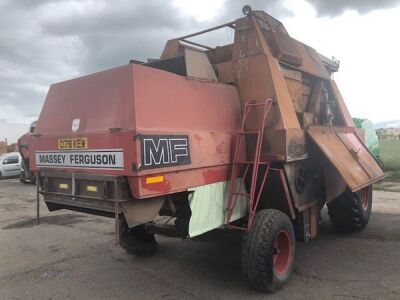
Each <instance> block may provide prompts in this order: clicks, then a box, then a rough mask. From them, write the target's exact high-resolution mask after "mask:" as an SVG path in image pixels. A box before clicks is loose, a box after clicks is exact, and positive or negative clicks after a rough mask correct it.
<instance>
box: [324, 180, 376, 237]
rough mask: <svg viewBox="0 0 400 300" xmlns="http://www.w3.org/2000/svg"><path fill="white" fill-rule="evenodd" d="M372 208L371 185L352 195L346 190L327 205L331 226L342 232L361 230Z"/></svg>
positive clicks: (366, 222)
mask: <svg viewBox="0 0 400 300" xmlns="http://www.w3.org/2000/svg"><path fill="white" fill-rule="evenodd" d="M371 208H372V185H369V186H367V187H365V188H362V189H361V190H359V191H357V192H355V193H353V192H352V191H350V190H349V189H347V190H346V191H345V192H344V193H343V194H341V195H340V196H339V197H337V198H336V199H335V200H333V201H332V202H331V203H328V213H329V217H330V219H331V222H332V224H333V225H334V226H335V227H336V228H337V229H338V230H340V231H342V232H353V231H359V230H362V229H363V228H364V227H365V226H366V225H367V224H368V221H369V218H370V216H371Z"/></svg>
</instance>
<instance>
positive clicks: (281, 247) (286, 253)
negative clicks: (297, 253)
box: [273, 230, 292, 275]
mask: <svg viewBox="0 0 400 300" xmlns="http://www.w3.org/2000/svg"><path fill="white" fill-rule="evenodd" d="M291 246H292V244H291V241H290V237H289V234H288V233H287V231H286V230H282V231H280V232H279V233H278V234H277V235H276V237H275V240H274V243H273V248H274V256H273V263H274V271H275V273H276V274H278V275H284V274H286V273H287V272H288V270H289V265H290V257H291V251H292V247H291Z"/></svg>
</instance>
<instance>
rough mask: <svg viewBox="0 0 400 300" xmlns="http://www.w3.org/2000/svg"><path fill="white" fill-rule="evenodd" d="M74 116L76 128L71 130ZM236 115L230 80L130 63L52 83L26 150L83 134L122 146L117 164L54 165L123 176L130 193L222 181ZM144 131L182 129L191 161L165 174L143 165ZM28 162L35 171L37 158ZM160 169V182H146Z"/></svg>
mask: <svg viewBox="0 0 400 300" xmlns="http://www.w3.org/2000/svg"><path fill="white" fill-rule="evenodd" d="M160 106H162V109H161V110H160ZM75 119H79V120H80V124H79V129H78V130H77V131H76V132H75V133H73V134H71V133H72V131H71V126H72V122H73V120H75ZM240 120H241V108H240V101H239V96H238V93H237V90H236V88H235V87H233V86H231V85H228V84H222V83H212V82H205V81H198V80H192V79H189V78H183V77H181V76H177V75H175V74H171V73H169V72H165V71H162V70H157V69H154V68H150V67H146V66H140V65H133V64H131V65H127V66H122V67H118V68H115V69H111V70H107V71H103V72H99V73H96V74H92V75H88V76H85V77H81V78H77V79H73V80H69V81H66V82H62V83H58V84H54V85H52V86H51V88H50V90H49V93H48V96H47V98H46V102H45V105H44V107H43V110H42V113H41V115H40V117H39V121H38V124H37V128H36V131H35V135H36V136H37V138H35V139H33V140H32V142H31V144H30V150H31V151H32V152H38V151H53V150H54V151H59V149H58V140H60V139H68V138H80V137H82V138H87V145H86V148H87V149H121V150H122V151H123V158H124V164H123V167H122V168H118V169H108V168H107V169H106V168H105V169H101V168H79V167H67V168H63V167H56V168H52V169H53V170H54V171H61V172H66V173H73V172H77V171H79V172H84V173H88V174H107V175H120V176H127V177H128V181H129V185H130V187H131V191H132V194H133V196H134V198H145V197H150V196H157V195H164V194H168V193H175V192H179V191H184V190H187V189H188V188H190V187H195V186H201V185H205V184H210V183H213V182H219V181H223V180H226V179H227V177H228V166H229V164H230V163H231V161H232V151H231V144H232V143H233V140H232V136H233V135H234V133H235V132H236V131H237V130H238V129H239V128H240ZM141 135H187V136H188V137H189V141H190V144H191V145H190V150H191V151H190V160H191V163H190V164H185V165H175V166H170V167H168V166H166V167H164V168H163V169H162V173H160V169H141V167H140V164H141V157H140V151H138V149H139V139H140V136H141ZM31 168H32V170H33V171H39V170H40V167H39V166H38V163H37V162H36V157H33V159H31ZM158 174H162V175H163V176H164V180H163V181H162V182H157V183H151V184H146V178H147V177H149V176H151V175H158Z"/></svg>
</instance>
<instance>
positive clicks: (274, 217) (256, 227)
mask: <svg viewBox="0 0 400 300" xmlns="http://www.w3.org/2000/svg"><path fill="white" fill-rule="evenodd" d="M295 251H296V241H295V236H294V231H293V226H292V222H291V221H290V219H289V217H288V216H287V215H286V214H284V213H282V212H280V211H278V210H274V209H264V210H261V211H259V212H258V213H257V214H256V216H255V218H254V222H253V224H252V226H251V228H250V230H249V232H248V233H246V235H245V236H244V239H243V243H242V271H243V275H244V276H245V278H246V280H247V281H248V282H249V284H250V285H251V286H252V287H253V288H254V289H256V290H258V291H262V292H276V291H277V290H279V289H280V288H281V287H282V286H283V285H284V284H285V283H286V281H287V280H288V279H289V276H290V274H291V272H292V269H293V262H294V257H295Z"/></svg>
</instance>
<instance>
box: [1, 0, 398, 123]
mask: <svg viewBox="0 0 400 300" xmlns="http://www.w3.org/2000/svg"><path fill="white" fill-rule="evenodd" d="M307 1H309V2H310V3H311V4H313V5H314V6H315V7H316V8H317V9H318V11H319V13H320V14H328V15H329V14H330V15H333V14H336V13H340V12H341V11H343V10H344V9H348V8H354V9H357V10H359V11H361V12H365V11H367V10H370V9H374V8H384V7H389V6H392V5H394V4H395V3H397V1H389V0H385V1H372V0H364V1H354V0H350V1H344V0H339V1H328V0H326V1H321V0H307ZM245 4H250V5H251V6H252V7H253V9H254V10H265V11H267V12H268V13H270V14H271V15H273V16H274V17H277V18H281V17H283V16H288V15H290V14H291V12H290V11H289V10H287V9H285V8H284V7H283V6H282V2H281V1H278V0H268V1H267V0H235V1H228V0H226V3H225V4H224V5H223V6H222V8H221V10H220V11H219V12H218V14H217V17H216V18H215V19H214V20H210V21H208V22H201V23H200V22H198V21H196V20H194V19H193V18H189V17H188V16H185V15H182V14H181V13H180V11H179V10H178V9H177V8H176V7H174V6H173V5H172V1H165V0H135V1H128V0H116V1H106V0H98V1H96V2H94V1H91V0H57V1H55V0H53V1H50V0H35V1H33V0H8V1H7V0H3V1H0V107H5V105H8V106H9V107H13V109H12V111H15V114H16V115H15V116H9V115H4V113H3V114H2V111H1V110H0V118H6V119H7V120H8V121H14V122H15V121H21V122H30V121H32V119H34V118H35V116H37V115H38V114H39V112H40V109H41V106H42V104H43V101H44V98H45V96H46V92H47V90H48V87H49V86H50V84H52V83H54V82H59V81H62V80H66V79H69V78H73V77H76V76H79V75H83V74H87V73H91V72H95V71H100V70H102V69H106V68H110V67H114V66H118V65H122V64H126V63H127V62H128V61H129V59H138V60H145V59H146V58H148V57H150V58H157V57H159V55H160V53H161V51H162V48H163V46H164V44H165V42H166V40H167V39H169V38H173V37H176V36H181V35H183V34H187V33H191V32H194V31H196V30H200V29H204V28H207V27H209V26H213V25H217V24H220V23H222V22H227V21H231V20H234V19H236V18H238V17H241V16H242V12H241V9H242V7H243V5H245ZM378 4H379V5H378ZM10 111H11V110H10Z"/></svg>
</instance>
